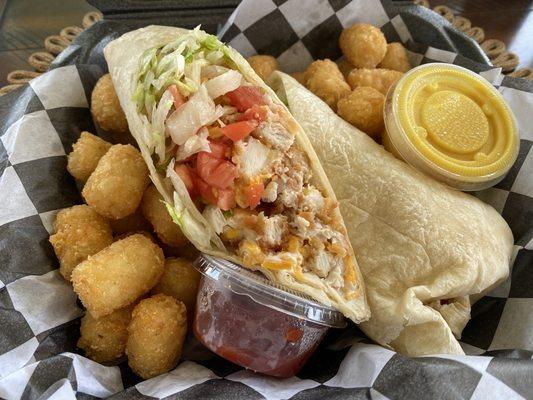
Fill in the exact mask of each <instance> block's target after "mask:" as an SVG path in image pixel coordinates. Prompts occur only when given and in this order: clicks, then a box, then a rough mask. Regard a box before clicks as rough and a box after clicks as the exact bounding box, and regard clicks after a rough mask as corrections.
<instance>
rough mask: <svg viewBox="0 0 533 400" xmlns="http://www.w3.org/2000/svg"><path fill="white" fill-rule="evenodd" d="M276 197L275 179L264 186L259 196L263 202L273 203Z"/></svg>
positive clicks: (276, 184)
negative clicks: (261, 194)
mask: <svg viewBox="0 0 533 400" xmlns="http://www.w3.org/2000/svg"><path fill="white" fill-rule="evenodd" d="M277 198H278V183H277V182H275V181H270V182H269V183H268V185H266V187H265V191H264V192H263V196H261V201H263V202H265V203H273V202H275V201H276V199H277Z"/></svg>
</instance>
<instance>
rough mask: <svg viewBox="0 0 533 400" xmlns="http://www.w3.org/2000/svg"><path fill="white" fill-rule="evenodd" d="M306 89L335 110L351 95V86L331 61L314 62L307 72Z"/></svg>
mask: <svg viewBox="0 0 533 400" xmlns="http://www.w3.org/2000/svg"><path fill="white" fill-rule="evenodd" d="M305 81H306V87H307V89H309V90H310V91H311V92H313V93H314V94H315V95H317V96H318V97H320V98H321V99H322V100H323V101H324V102H325V103H327V105H328V106H330V107H331V108H332V109H333V110H336V109H337V102H338V101H339V100H340V99H342V98H343V97H345V96H347V95H349V94H350V86H349V85H348V84H347V83H346V81H345V80H344V77H343V76H342V73H341V71H339V67H337V64H335V63H334V62H333V61H331V60H329V59H325V60H317V61H314V62H312V63H311V64H310V65H309V67H307V70H306V71H305Z"/></svg>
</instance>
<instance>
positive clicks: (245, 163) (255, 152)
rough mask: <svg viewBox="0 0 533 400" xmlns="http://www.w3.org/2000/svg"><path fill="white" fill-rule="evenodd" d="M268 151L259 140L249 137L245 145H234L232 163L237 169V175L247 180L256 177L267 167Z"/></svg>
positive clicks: (239, 142)
mask: <svg viewBox="0 0 533 400" xmlns="http://www.w3.org/2000/svg"><path fill="white" fill-rule="evenodd" d="M269 153H270V150H269V148H268V147H266V146H265V145H264V144H262V143H261V142H260V141H259V140H257V139H254V138H253V137H251V138H250V139H249V140H248V142H247V143H244V142H243V141H238V142H237V143H236V144H235V149H234V151H233V157H232V159H231V160H232V161H233V162H234V163H235V164H236V165H237V168H238V169H239V173H240V174H239V175H240V176H242V177H245V178H248V179H251V178H253V177H254V176H256V175H258V174H259V173H260V172H261V171H262V170H263V169H264V168H265V167H266V166H267V165H268V159H269Z"/></svg>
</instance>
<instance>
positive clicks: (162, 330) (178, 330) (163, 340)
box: [126, 294, 187, 379]
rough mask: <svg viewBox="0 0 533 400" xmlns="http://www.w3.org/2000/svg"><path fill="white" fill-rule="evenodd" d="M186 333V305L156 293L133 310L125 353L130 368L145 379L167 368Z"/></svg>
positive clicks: (177, 354)
mask: <svg viewBox="0 0 533 400" xmlns="http://www.w3.org/2000/svg"><path fill="white" fill-rule="evenodd" d="M186 333H187V311H186V309H185V305H184V304H183V303H182V302H180V301H177V300H176V299H174V298H173V297H171V296H166V295H164V294H157V295H155V296H153V297H151V298H149V299H145V300H141V302H140V303H139V304H138V305H137V306H136V307H135V309H134V310H133V314H132V317H131V322H130V324H129V326H128V340H127V342H126V355H127V356H128V364H129V366H130V367H131V369H132V370H133V371H134V372H135V373H136V374H137V375H139V376H140V377H142V378H144V379H148V378H152V377H154V376H156V375H160V374H162V373H165V372H168V371H170V370H171V369H172V368H174V367H175V366H176V364H177V362H178V360H179V358H180V356H181V350H182V348H183V342H184V340H185V335H186Z"/></svg>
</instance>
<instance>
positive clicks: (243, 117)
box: [236, 105, 268, 122]
mask: <svg viewBox="0 0 533 400" xmlns="http://www.w3.org/2000/svg"><path fill="white" fill-rule="evenodd" d="M267 116H268V107H267V106H257V105H256V106H253V107H252V108H249V109H248V110H246V111H245V112H244V113H243V114H238V115H237V117H236V119H237V121H247V120H252V119H254V120H256V121H258V122H263V121H266V119H267Z"/></svg>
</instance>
